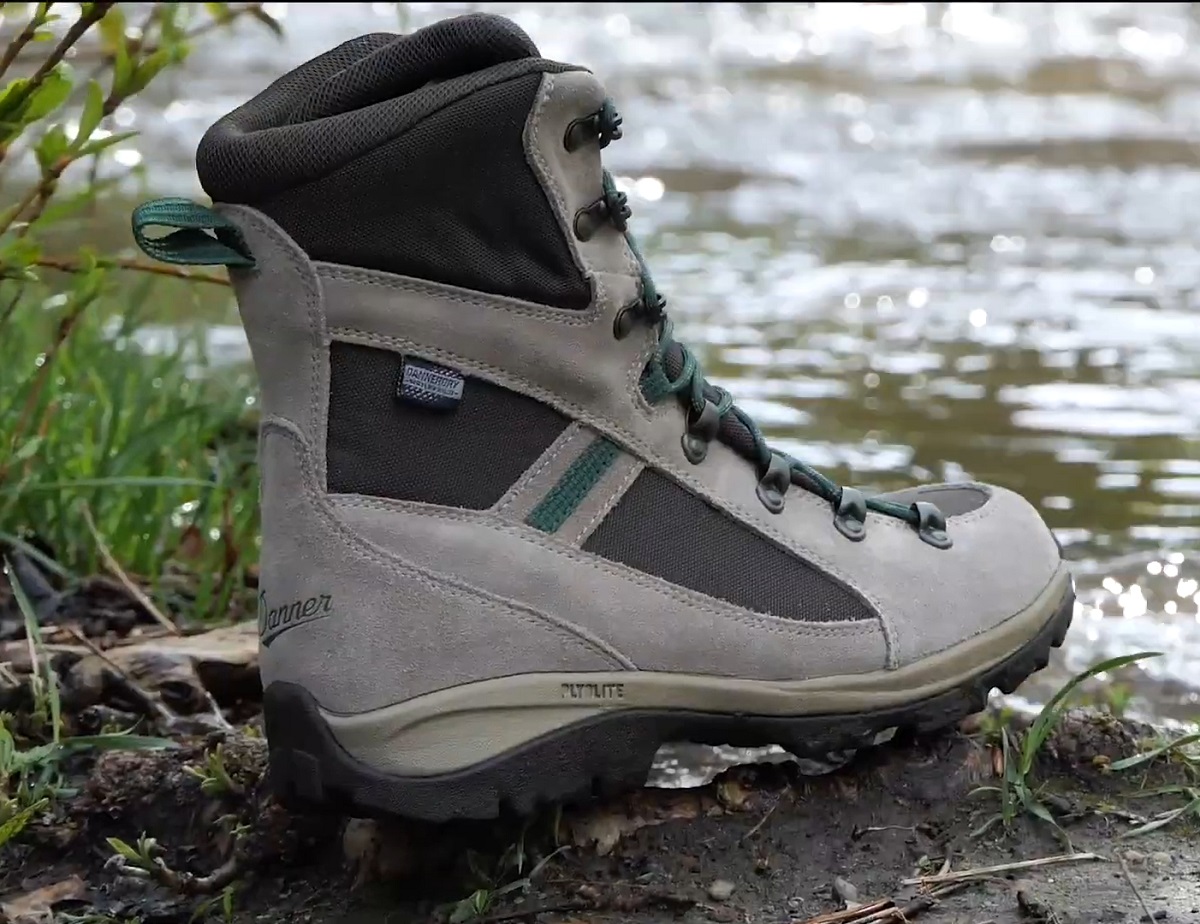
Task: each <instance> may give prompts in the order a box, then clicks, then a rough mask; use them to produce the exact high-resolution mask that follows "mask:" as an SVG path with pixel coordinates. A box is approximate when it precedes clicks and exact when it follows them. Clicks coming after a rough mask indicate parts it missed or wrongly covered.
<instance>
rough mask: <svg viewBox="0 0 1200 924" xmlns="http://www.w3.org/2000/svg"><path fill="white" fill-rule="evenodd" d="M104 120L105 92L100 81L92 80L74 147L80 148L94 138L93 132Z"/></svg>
mask: <svg viewBox="0 0 1200 924" xmlns="http://www.w3.org/2000/svg"><path fill="white" fill-rule="evenodd" d="M103 118H104V90H103V89H102V88H101V86H100V83H99V81H96V80H91V81H89V82H88V86H87V91H86V98H85V100H84V103H83V112H82V113H80V115H79V129H78V131H76V132H75V141H74V142H73V145H74V146H75V147H77V148H78V147H79V146H81V145H83V144H84V143H86V142H87V141H88V139H90V138H91V137H92V132H94V131H95V130H96V129H97V128H98V127H99V126H100V120H101V119H103Z"/></svg>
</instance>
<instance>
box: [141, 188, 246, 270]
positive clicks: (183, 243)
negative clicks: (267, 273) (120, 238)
mask: <svg viewBox="0 0 1200 924" xmlns="http://www.w3.org/2000/svg"><path fill="white" fill-rule="evenodd" d="M132 225H133V239H134V241H136V242H137V245H138V247H140V248H141V250H142V252H143V253H144V254H146V256H148V257H151V258H153V259H155V260H159V261H160V262H162V263H175V264H181V265H184V266H236V267H252V266H254V265H255V261H254V257H253V256H252V255H251V253H250V247H249V246H248V245H247V244H246V239H245V237H243V236H242V232H241V230H240V229H239V228H238V227H237V225H235V224H234V223H233V222H231V221H230V220H229V219H228V218H226V217H225V216H224V215H221V214H220V213H219V212H215V211H213V210H212V209H210V208H208V207H207V206H203V205H199V204H198V203H195V202H192V201H191V200H190V199H180V198H167V199H152V200H151V201H149V202H143V203H142V204H141V205H139V206H138V207H137V208H135V209H134V210H133V216H132ZM156 226H157V227H162V228H173V229H175V230H174V231H172V233H170V234H168V235H166V236H164V237H149V236H147V234H146V231H147V229H149V228H152V227H156ZM210 232H211V233H210Z"/></svg>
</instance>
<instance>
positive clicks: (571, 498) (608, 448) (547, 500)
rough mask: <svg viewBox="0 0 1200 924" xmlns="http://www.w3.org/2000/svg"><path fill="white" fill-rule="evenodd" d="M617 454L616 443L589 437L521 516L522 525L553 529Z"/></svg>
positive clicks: (579, 502) (567, 514) (571, 511)
mask: <svg viewBox="0 0 1200 924" xmlns="http://www.w3.org/2000/svg"><path fill="white" fill-rule="evenodd" d="M620 454H621V450H620V449H619V448H618V447H617V445H616V444H615V443H612V442H610V441H608V440H606V439H604V437H597V438H596V439H595V440H593V441H592V443H591V445H589V446H588V448H587V449H585V450H584V451H583V452H581V453H580V454H579V458H577V459H576V460H575V461H574V462H572V463H571V467H570V468H568V469H567V470H566V472H564V473H563V476H562V477H561V478H560V479H558V484H556V485H555V486H554V487H553V488H551V489H550V491H549V492H548V493H547V494H546V496H545V497H543V498H542V500H541V502H540V503H539V504H538V505H537V506H536V507H534V508H533V510H531V511H530V513H529V516H527V517H526V518H525V523H526V525H528V526H532V527H533V528H534V529H540V530H541V531H542V532H544V533H553V532H557V531H558V529H559V527H560V526H562V525H563V524H564V523H566V522H567V520H568V519H569V518H570V516H571V514H573V513H574V512H575V511H576V510H578V509H579V505H580V504H582V503H583V499H584V498H585V497H587V496H588V492H589V491H591V490H592V488H594V487H595V486H596V483H597V482H598V481H599V480H600V479H601V478H603V477H604V473H605V472H607V471H608V470H609V468H610V467H612V464H613V463H614V462H616V461H617V456H619V455H620Z"/></svg>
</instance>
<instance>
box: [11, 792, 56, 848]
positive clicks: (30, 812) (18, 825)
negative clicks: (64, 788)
mask: <svg viewBox="0 0 1200 924" xmlns="http://www.w3.org/2000/svg"><path fill="white" fill-rule="evenodd" d="M49 804H50V800H49V799H39V800H38V801H37V802H35V803H33V805H29V806H26V807H25V808H23V809H22V810H21V811H19V812H17V814H15V815H13V817H12V818H10V819H8V821H6V822H4V824H2V825H0V847H3V846H4V845H5V844H7V843H8V842H9V841H11V840H12V839H13V838H14V837H16V836H17V835H18V834H20V833H21V832H22V831H24V830H25V826H26V825H28V824H29V822H31V821H32V820H33V816H34V815H36V814H37V813H38V812H40V811H42V810H43V809H44V808H45V807H46V806H47V805H49Z"/></svg>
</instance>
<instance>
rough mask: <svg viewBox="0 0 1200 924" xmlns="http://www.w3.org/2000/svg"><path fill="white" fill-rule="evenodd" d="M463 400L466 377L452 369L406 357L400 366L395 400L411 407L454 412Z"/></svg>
mask: <svg viewBox="0 0 1200 924" xmlns="http://www.w3.org/2000/svg"><path fill="white" fill-rule="evenodd" d="M462 396H463V377H462V376H461V375H459V374H458V373H457V372H455V371H454V370H453V369H446V368H445V367H443V366H436V365H434V364H433V363H429V362H425V360H423V359H414V358H413V357H411V356H405V357H404V359H403V360H402V361H401V363H400V383H399V385H397V387H396V397H398V398H399V399H400V400H401V401H407V402H408V403H409V404H416V405H419V406H420V407H428V408H433V409H435V410H439V411H452V410H454V409H455V408H456V407H458V403H459V402H460V401H462Z"/></svg>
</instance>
